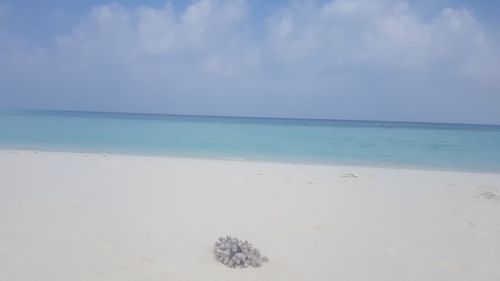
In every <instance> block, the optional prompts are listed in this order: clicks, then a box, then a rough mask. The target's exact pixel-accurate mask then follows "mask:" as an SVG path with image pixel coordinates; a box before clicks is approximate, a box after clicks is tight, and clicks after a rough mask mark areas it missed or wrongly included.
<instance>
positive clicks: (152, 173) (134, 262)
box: [0, 150, 500, 281]
mask: <svg viewBox="0 0 500 281" xmlns="http://www.w3.org/2000/svg"><path fill="white" fill-rule="evenodd" d="M223 235H224V236H225V235H232V236H236V237H239V238H241V239H245V240H249V241H250V242H252V243H253V244H254V246H255V247H257V248H259V249H260V250H261V252H262V253H263V254H264V255H266V256H267V257H269V259H270V261H269V262H268V263H265V264H264V265H263V266H262V267H261V268H247V269H231V268H228V267H226V266H224V265H222V264H221V263H218V262H216V261H215V259H214V255H213V252H212V249H213V244H214V242H215V240H216V239H217V238H218V237H219V236H223ZM0 280H5V281H21V280H23V281H26V280H37V281H45V280H46V281H63V280H64V281H67V280H73V281H75V280H82V281H83V280H85V281H88V280H106V281H114V280H116V281H118V280H119V281H125V280H134V281H139V280H176V281H182V280H192V281H196V280H203V281H208V280H214V281H225V280H239V281H245V280H259V281H264V280H274V281H280V280H286V281H294V280H296V281H298V280H316V281H319V280H325V281H326V280H329V281H330V280H342V281H349V280H360V281H365V280H372V281H374V280H384V281H387V280H398V281H402V280H415V281H417V280H418V281H422V280H427V281H429V280H439V281H442V280H454V281H459V280H481V281H489V280H491V281H498V280H500V174H481V173H465V172H445V171H424V170H404V169H379V168H364V167H341V166H321V165H298V164H279V163H258V162H238V161H219V160H201V159H200V160H198V159H178V158H167V157H142V156H124V155H104V154H84V153H56V152H33V151H12V150H3V151H0Z"/></svg>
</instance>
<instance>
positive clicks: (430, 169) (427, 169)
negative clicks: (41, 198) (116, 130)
mask: <svg viewBox="0 0 500 281" xmlns="http://www.w3.org/2000/svg"><path fill="white" fill-rule="evenodd" d="M0 153H7V154H8V153H55V154H76V155H80V154H83V155H97V156H99V155H100V156H102V155H106V156H107V155H109V156H118V157H139V158H140V157H145V158H165V159H179V160H182V159H186V160H204V161H222V162H242V163H269V164H283V165H303V166H320V167H338V168H342V167H345V168H361V169H385V170H403V171H422V172H445V173H447V172H449V173H466V174H487V175H489V174H491V175H500V171H496V170H468V169H459V168H457V169H453V168H436V167H417V166H404V165H403V166H383V165H370V164H366V165H362V164H342V163H330V162H307V161H305V162H300V161H285V160H270V159H269V160H253V159H245V158H237V157H226V158H223V157H221V158H217V157H214V158H212V157H209V156H207V157H203V156H186V155H183V156H179V155H168V154H165V155H163V154H154V153H151V154H140V153H133V152H131V153H126V152H124V153H120V152H98V151H92V152H87V151H69V150H67V151H66V150H50V149H47V150H45V149H9V148H0Z"/></svg>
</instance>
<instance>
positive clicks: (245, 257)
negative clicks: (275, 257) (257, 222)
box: [214, 236, 269, 268]
mask: <svg viewBox="0 0 500 281" xmlns="http://www.w3.org/2000/svg"><path fill="white" fill-rule="evenodd" d="M214 254H215V259H216V260H217V261H219V262H221V263H223V264H225V265H227V266H229V267H234V268H245V267H248V266H253V267H259V266H261V265H262V263H264V262H267V261H268V260H269V259H268V258H267V257H264V256H262V255H261V254H260V251H259V250H258V249H256V248H252V244H250V243H248V241H244V242H243V241H241V240H238V238H234V237H231V236H226V237H225V238H224V237H220V238H219V240H217V241H216V242H215V248H214Z"/></svg>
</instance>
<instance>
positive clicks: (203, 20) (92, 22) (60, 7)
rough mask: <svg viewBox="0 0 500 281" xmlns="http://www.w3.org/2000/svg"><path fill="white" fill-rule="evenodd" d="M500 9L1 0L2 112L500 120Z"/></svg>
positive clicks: (399, 3) (481, 2)
mask: <svg viewBox="0 0 500 281" xmlns="http://www.w3.org/2000/svg"><path fill="white" fill-rule="evenodd" d="M498 26H500V1H486V0H476V1H472V0H469V1H467V0H420V1H416V0H324V1H321V0H304V1H293V0H292V1H287V0H277V1H245V0H193V1H188V0H184V1H175V0H174V1H163V0H150V1H145V0H143V1H140V0H126V1H114V2H109V1H97V0H80V1H78V0H74V1H65V0H54V1H35V0H32V1H30V0H0V108H4V109H55V110H83V111H106V112H138V113H166V114H192V115H222V116H266V117H292V118H322V119H323V118H324V119H355V120H356V119H357V120H391V121H423V122H452V123H479V124H483V123H484V124H500V29H499V28H498Z"/></svg>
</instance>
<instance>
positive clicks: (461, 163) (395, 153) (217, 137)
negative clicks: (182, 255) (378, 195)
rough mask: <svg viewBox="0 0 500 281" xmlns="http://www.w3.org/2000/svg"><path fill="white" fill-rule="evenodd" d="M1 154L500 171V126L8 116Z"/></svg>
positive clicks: (2, 115) (3, 116)
mask: <svg viewBox="0 0 500 281" xmlns="http://www.w3.org/2000/svg"><path fill="white" fill-rule="evenodd" d="M0 149H30V150H48V151H68V152H92V153H94V152H95V153H116V154H134V155H165V156H175V157H195V158H210V159H237V160H245V161H276V162H289V163H314V164H331V165H353V166H371V167H397V168H417V169H438V170H460V171H479V172H500V126H496V125H469V124H441V123H413V122H383V121H351V120H310V119H280V118H247V117H209V116H182V115H156V114H125V113H97V112H62V111H7V110H3V111H0Z"/></svg>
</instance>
